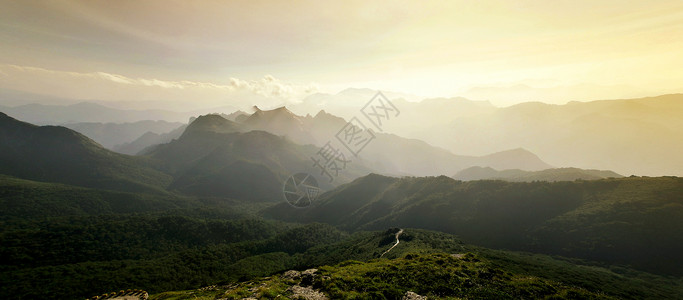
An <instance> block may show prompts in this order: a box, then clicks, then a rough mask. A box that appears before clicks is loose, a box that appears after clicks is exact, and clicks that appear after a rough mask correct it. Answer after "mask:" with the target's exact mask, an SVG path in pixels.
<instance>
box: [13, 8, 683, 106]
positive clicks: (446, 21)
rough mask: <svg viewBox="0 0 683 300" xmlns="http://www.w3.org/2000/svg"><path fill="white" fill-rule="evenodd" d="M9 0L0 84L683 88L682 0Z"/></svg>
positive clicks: (220, 98) (37, 89)
mask: <svg viewBox="0 0 683 300" xmlns="http://www.w3.org/2000/svg"><path fill="white" fill-rule="evenodd" d="M0 2H2V3H1V6H2V7H3V9H2V10H0V88H6V89H17V90H23V91H27V92H32V93H42V94H50V95H56V96H62V97H74V98H82V99H101V100H108V101H114V100H125V101H152V100H154V101H159V100H161V99H166V100H167V101H169V102H183V101H196V98H201V99H202V102H201V105H219V104H230V102H231V101H245V100H244V99H245V98H247V99H250V100H253V101H257V100H258V101H270V102H273V103H275V102H278V101H281V102H285V103H286V102H287V101H296V100H297V99H300V98H302V97H305V96H306V95H307V94H310V93H312V92H315V91H323V92H337V91H339V90H342V89H344V88H347V87H368V88H373V89H383V90H391V91H397V92H404V93H411V94H416V95H421V96H442V97H451V96H465V97H469V98H475V99H476V100H491V101H492V102H493V103H495V104H498V105H510V104H513V103H517V102H521V101H527V100H535V101H545V102H550V103H564V102H566V101H570V100H591V99H602V98H624V97H638V96H645V95H655V94H664V93H672V92H683V86H682V85H681V82H683V59H681V57H682V55H681V54H683V50H682V49H683V22H682V21H683V2H681V1H334V2H333V1H166V0H165V1H49V2H48V1H0ZM93 74H95V75H93ZM98 74H99V75H98ZM102 74H108V75H111V76H106V75H102ZM267 75H270V76H272V77H270V76H267ZM84 78H87V80H85V81H86V82H88V83H89V86H88V87H84V86H83V82H84ZM117 78H118V80H116V79H117ZM266 78H272V79H273V80H267V79H266ZM155 80H156V81H155ZM153 82H157V83H158V84H150V83H153ZM236 82H237V83H239V82H241V83H242V84H241V85H240V84H236ZM180 83H182V84H180ZM94 87H97V88H94ZM98 91H99V92H98ZM105 91H106V92H105ZM249 93H252V94H255V95H257V96H256V98H254V99H251V98H249V97H247V96H245V95H248V94H249ZM131 98H137V99H131ZM191 98H195V99H191ZM236 98H240V99H242V100H236ZM264 99H269V100H264ZM197 105H199V103H198V104H197Z"/></svg>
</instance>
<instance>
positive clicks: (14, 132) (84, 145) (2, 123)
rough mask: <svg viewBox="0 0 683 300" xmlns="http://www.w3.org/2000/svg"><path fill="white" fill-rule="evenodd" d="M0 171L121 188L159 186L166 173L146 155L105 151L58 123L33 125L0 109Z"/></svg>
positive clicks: (166, 180)
mask: <svg viewBox="0 0 683 300" xmlns="http://www.w3.org/2000/svg"><path fill="white" fill-rule="evenodd" d="M0 173H2V174H8V175H12V176H16V177H19V178H25V179H31V180H37V181H49V182H60V183H67V184H73V185H80V186H86V187H95V188H103V189H115V190H124V191H132V192H135V191H147V192H150V191H157V192H158V191H161V190H162V189H163V188H164V187H165V186H166V185H167V184H168V183H169V182H170V179H171V178H170V176H168V175H166V174H163V173H161V172H159V171H156V170H154V169H152V167H151V163H150V162H148V161H147V160H146V159H144V158H139V157H131V156H126V155H122V154H118V153H115V152H112V151H109V150H107V149H105V148H103V147H102V146H100V145H99V144H97V143H95V142H94V141H93V140H91V139H89V138H87V137H85V136H84V135H82V134H80V133H78V132H75V131H73V130H71V129H68V128H65V127H60V126H40V127H39V126H35V125H32V124H29V123H25V122H21V121H17V120H16V119H14V118H12V117H9V116H7V115H6V114H4V113H0Z"/></svg>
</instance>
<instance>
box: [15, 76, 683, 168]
mask: <svg viewBox="0 0 683 300" xmlns="http://www.w3.org/2000/svg"><path fill="white" fill-rule="evenodd" d="M374 93H375V91H372V90H367V89H348V90H345V91H342V92H340V93H338V94H335V95H329V94H315V95H311V96H309V97H307V98H305V99H304V100H303V101H302V102H300V103H298V104H293V105H291V106H290V107H288V108H289V109H291V110H292V111H294V112H298V114H300V116H297V114H296V113H291V112H290V113H291V115H287V114H282V116H280V115H278V114H275V113H268V114H272V116H266V117H265V119H266V120H268V122H273V124H276V125H272V124H267V122H266V121H263V120H261V121H257V120H256V119H258V118H259V115H260V114H263V112H268V111H270V110H269V109H265V108H264V109H262V111H263V112H262V113H258V112H257V113H256V115H254V116H252V117H251V119H252V120H248V121H246V122H247V123H253V124H251V125H249V124H248V125H249V126H251V129H263V130H266V131H269V132H273V133H275V134H277V135H287V136H288V137H289V138H290V139H292V140H293V141H294V142H296V143H310V144H315V145H320V143H321V142H322V141H323V140H325V139H328V138H329V137H332V136H334V133H336V132H335V130H338V128H340V127H338V126H343V124H344V122H345V120H349V119H350V117H352V116H354V115H358V114H359V111H360V109H361V108H362V107H363V105H364V103H365V102H367V101H368V100H369V99H371V98H372V96H374ZM386 94H387V95H388V96H387V97H388V98H390V99H392V101H393V103H394V104H395V105H396V107H397V108H399V110H400V116H398V117H397V118H396V119H395V120H392V122H388V123H387V124H386V127H385V130H384V131H385V132H386V133H393V134H396V135H398V136H400V137H405V138H412V139H416V140H415V141H408V140H403V141H402V143H409V144H411V147H415V148H419V147H423V148H425V149H427V148H429V149H433V148H432V147H430V146H428V145H427V144H424V145H422V146H420V145H419V144H420V143H422V142H421V141H424V142H426V143H428V144H429V145H433V146H437V147H441V148H442V149H443V150H447V152H450V153H453V154H458V155H471V156H481V155H486V154H490V153H495V152H501V151H506V150H510V149H520V148H521V149H525V150H527V151H529V152H531V153H534V154H535V155H538V157H540V158H541V159H542V160H543V161H544V162H546V163H547V165H545V166H543V167H542V166H540V165H533V164H530V165H528V166H527V167H526V168H528V169H529V170H532V169H533V170H540V169H543V168H548V167H550V166H554V167H577V168H582V169H601V170H612V171H615V172H617V173H619V174H624V175H631V174H636V175H681V172H683V171H681V170H682V169H683V158H682V157H681V156H680V155H677V153H678V150H677V149H683V139H681V138H680V136H683V121H682V118H680V116H681V115H683V105H681V103H683V95H681V94H673V95H663V96H658V97H649V98H640V99H626V100H604V101H592V102H571V103H568V104H566V105H550V104H543V103H523V104H518V105H513V106H510V107H503V108H500V107H495V106H493V105H491V104H489V103H487V102H482V101H470V100H467V99H464V98H438V99H437V98H435V99H424V100H421V101H419V102H411V101H416V100H417V99H415V97H414V96H410V95H405V94H394V93H386ZM392 97H393V98H392ZM405 98H409V99H410V100H411V101H407V100H405ZM3 110H4V111H5V112H6V113H8V114H9V115H11V116H14V117H16V118H18V119H21V120H26V121H29V122H35V121H38V120H41V121H39V122H35V123H38V124H53V125H60V124H65V123H73V122H99V123H107V122H117V123H122V122H138V121H143V120H165V121H168V122H178V121H182V122H187V120H188V119H189V117H191V116H198V115H200V114H198V113H191V112H188V113H171V112H163V111H121V110H116V109H108V108H106V107H102V106H101V105H91V104H78V105H71V106H49V107H45V106H42V105H23V106H15V107H5V108H3ZM207 111H211V110H207ZM234 111H235V110H234V109H229V108H223V109H216V110H214V112H220V113H225V114H229V113H233V112H234ZM252 111H253V109H252ZM321 111H323V112H322V113H323V115H321V116H318V115H319V113H321ZM243 114H246V115H249V114H250V113H243ZM306 114H310V115H311V116H313V117H306V116H305V115H306ZM121 116H125V118H124V119H122V117H121ZM323 116H325V117H323ZM280 117H285V118H287V119H283V120H275V119H274V118H280ZM339 117H341V118H339ZM97 119H99V120H97ZM297 119H298V120H297ZM32 120H33V121H32ZM240 121H244V120H240ZM290 121H291V122H292V123H288V124H285V123H286V122H290ZM306 122H308V123H306ZM323 123H324V124H323ZM174 124H175V123H174ZM338 124H341V125H338ZM176 125H178V124H176ZM98 126H105V125H98ZM169 126H170V125H169ZM259 126H261V127H259ZM302 126H303V127H302ZM72 127H73V126H72ZM165 129H169V127H166V128H165ZM91 130H93V129H91ZM83 131H86V129H84V130H83ZM147 131H149V132H151V133H152V134H147V136H145V138H144V139H143V140H144V141H146V142H143V141H139V142H137V143H136V144H137V146H132V147H130V148H129V149H127V150H126V149H124V148H120V147H123V144H126V143H132V142H133V141H134V140H135V139H136V138H139V137H141V136H142V135H143V134H146V132H147ZM161 131H163V130H159V129H158V128H156V129H155V128H152V127H151V126H150V127H147V130H145V129H144V128H140V129H137V131H136V134H137V133H140V132H142V133H140V134H139V136H138V137H132V135H131V136H127V137H125V138H124V137H118V138H120V139H119V140H116V141H114V139H112V140H111V141H109V140H103V139H100V138H98V137H97V136H96V134H94V133H88V132H82V133H85V134H87V135H89V136H90V137H91V138H93V139H95V140H98V141H100V143H101V144H103V145H105V146H107V147H108V148H110V149H115V148H114V147H113V146H119V148H116V149H118V150H119V151H123V152H124V153H128V154H134V153H137V151H140V150H142V149H144V148H145V147H146V146H149V145H151V144H155V143H161V142H168V141H170V140H171V139H172V138H175V137H177V136H179V135H178V134H179V132H176V133H175V134H173V135H170V136H166V137H163V138H160V137H158V136H157V135H160V134H163V133H167V132H168V131H170V130H168V131H166V132H161ZM123 140H126V141H124V142H123V143H121V141H123ZM393 142H394V140H393V139H392V138H391V137H390V136H389V135H387V134H385V133H379V134H378V138H377V140H376V142H373V143H371V144H370V145H369V146H368V147H369V148H368V149H367V150H368V151H367V153H364V155H365V156H366V157H367V158H368V159H369V160H372V161H374V158H376V157H380V156H389V157H390V156H391V155H392V154H391V153H384V152H383V150H384V149H386V148H387V147H386V146H387V145H388V144H391V143H393ZM389 148H391V147H389ZM396 148H398V147H396ZM626 150H627V151H626ZM435 151H436V150H435ZM380 152H382V154H379V155H378V153H380ZM438 152H439V151H436V152H435V153H434V155H431V157H440V156H443V155H445V156H448V154H444V153H438ZM441 161H443V160H441ZM403 164H405V165H410V167H405V166H395V169H396V171H398V172H404V171H406V173H408V174H410V173H412V174H415V175H439V174H443V175H452V174H454V172H457V171H458V170H459V169H462V168H463V167H467V164H460V163H456V162H452V163H445V164H442V162H440V163H438V164H434V163H431V164H432V165H430V162H425V161H420V160H419V158H416V160H415V161H412V162H411V161H404V162H403ZM420 165H422V166H424V170H419V169H420ZM474 165H478V166H481V167H493V168H495V169H511V168H516V167H514V166H501V165H486V164H474ZM470 166H472V165H470ZM434 168H437V169H438V170H437V171H436V173H435V171H434V170H435V169H434ZM520 169H525V167H520ZM407 170H412V171H411V172H407ZM426 170H429V171H426Z"/></svg>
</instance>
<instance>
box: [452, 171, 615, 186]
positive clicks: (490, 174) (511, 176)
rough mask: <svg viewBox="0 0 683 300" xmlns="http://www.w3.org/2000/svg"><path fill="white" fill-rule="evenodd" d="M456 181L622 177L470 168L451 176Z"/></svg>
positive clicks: (583, 173)
mask: <svg viewBox="0 0 683 300" xmlns="http://www.w3.org/2000/svg"><path fill="white" fill-rule="evenodd" d="M452 177H453V178H454V179H457V180H465V181H468V180H482V179H495V180H505V181H516V182H531V181H574V180H577V179H581V180H595V179H605V178H620V177H624V176H622V175H619V174H617V173H615V172H612V171H606V170H584V169H579V168H556V169H545V170H541V171H524V170H519V169H507V170H500V171H499V170H496V169H493V168H490V167H471V168H467V169H464V170H462V171H460V172H458V173H457V174H455V175H453V176H452Z"/></svg>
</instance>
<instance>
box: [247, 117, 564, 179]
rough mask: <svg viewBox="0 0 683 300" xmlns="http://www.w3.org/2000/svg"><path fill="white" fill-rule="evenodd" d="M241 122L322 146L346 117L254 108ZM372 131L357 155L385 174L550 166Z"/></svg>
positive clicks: (519, 154)
mask: <svg viewBox="0 0 683 300" xmlns="http://www.w3.org/2000/svg"><path fill="white" fill-rule="evenodd" d="M243 124H244V126H245V128H248V129H249V130H254V129H257V130H265V131H268V132H271V133H273V134H276V135H282V136H286V137H288V138H290V139H292V140H293V141H295V142H297V143H300V144H313V145H317V146H323V145H324V144H325V143H327V142H328V141H335V140H336V138H335V135H336V134H337V133H339V131H340V130H341V129H342V128H343V127H344V125H345V124H346V120H344V119H343V118H341V117H338V116H335V115H333V114H330V113H327V112H326V111H320V112H318V113H317V114H316V115H315V116H314V117H312V116H310V115H307V116H305V117H302V116H297V115H295V114H294V113H292V112H291V111H289V110H287V109H286V108H285V107H281V108H278V109H274V110H269V111H265V110H258V111H257V112H255V113H254V114H252V115H251V116H250V117H249V118H248V119H246V120H245V122H244V123H243ZM374 134H375V136H376V138H375V139H374V140H372V141H371V142H370V143H369V144H368V145H367V147H365V148H364V149H363V150H362V152H360V154H359V155H360V156H359V157H361V158H362V159H364V160H365V161H366V162H369V163H370V165H368V166H369V167H371V168H373V169H374V170H377V171H380V172H382V173H387V174H396V175H415V176H429V175H444V174H452V173H453V172H454V171H455V172H457V171H459V170H462V169H464V168H467V167H471V166H491V167H495V168H519V169H524V170H542V169H547V168H550V167H551V166H550V165H548V164H546V163H545V162H543V161H542V160H541V159H540V158H538V157H537V156H536V155H534V154H533V153H530V152H529V151H526V150H523V149H515V150H509V151H503V152H499V153H494V154H490V155H485V156H462V155H455V154H453V153H451V152H449V151H447V150H444V149H441V148H437V147H433V146H431V145H429V144H427V143H425V142H423V141H421V140H417V139H406V138H403V137H400V136H397V135H394V134H386V133H381V132H375V133H374ZM340 147H341V145H340ZM350 155H351V154H349V156H350Z"/></svg>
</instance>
